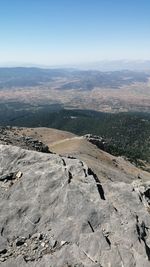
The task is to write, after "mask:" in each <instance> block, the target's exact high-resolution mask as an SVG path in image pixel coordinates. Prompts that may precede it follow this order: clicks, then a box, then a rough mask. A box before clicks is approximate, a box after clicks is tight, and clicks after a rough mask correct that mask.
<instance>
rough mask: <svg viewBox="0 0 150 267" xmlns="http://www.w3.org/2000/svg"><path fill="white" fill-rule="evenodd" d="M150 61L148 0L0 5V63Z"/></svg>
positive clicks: (29, 0) (28, 0) (12, 0)
mask: <svg viewBox="0 0 150 267" xmlns="http://www.w3.org/2000/svg"><path fill="white" fill-rule="evenodd" d="M105 59H106V60H113V59H115V60H116V59H150V1H149V0H0V64H3V63H4V64H7V63H18V64H22V63H33V64H39V65H57V64H76V63H84V62H85V63H86V62H92V61H99V60H105Z"/></svg>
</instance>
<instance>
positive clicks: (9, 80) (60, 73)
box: [0, 67, 150, 90]
mask: <svg viewBox="0 0 150 267" xmlns="http://www.w3.org/2000/svg"><path fill="white" fill-rule="evenodd" d="M149 77H150V73H147V72H144V71H143V72H139V71H138V72H137V71H131V70H122V71H107V72H102V71H98V70H78V69H40V68H24V67H16V68H0V88H5V87H7V88H11V87H25V86H37V85H41V84H45V83H47V82H51V81H55V80H56V81H57V79H62V78H63V79H64V78H65V79H66V82H65V83H64V84H63V85H62V86H60V89H82V90H92V89H93V88H94V87H105V88H107V87H108V88H118V87H120V86H123V85H129V84H132V83H134V82H147V81H148V78H149Z"/></svg>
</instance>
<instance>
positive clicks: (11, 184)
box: [0, 145, 150, 267]
mask: <svg viewBox="0 0 150 267" xmlns="http://www.w3.org/2000/svg"><path fill="white" fill-rule="evenodd" d="M120 175H121V173H120ZM149 205H150V182H149V181H142V180H136V181H133V180H132V182H131V183H127V182H123V181H122V180H121V181H118V180H116V181H114V180H113V181H110V180H106V181H104V180H102V181H101V177H97V176H96V174H95V173H94V170H91V169H89V168H88V166H87V165H86V164H85V163H84V162H82V161H81V160H78V159H75V158H71V157H70V158H67V157H61V156H59V155H56V154H44V153H40V152H36V151H28V150H24V149H22V148H18V147H14V146H11V145H0V266H2V267H3V266H4V267H20V266H22V267H35V266H36V267H44V266H46V267H69V266H70V267H84V266H85V267H149V266H150V206H149Z"/></svg>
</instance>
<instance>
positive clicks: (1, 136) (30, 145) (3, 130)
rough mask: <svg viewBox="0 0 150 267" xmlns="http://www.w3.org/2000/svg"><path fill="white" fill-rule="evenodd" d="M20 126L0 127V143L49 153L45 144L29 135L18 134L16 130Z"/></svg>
mask: <svg viewBox="0 0 150 267" xmlns="http://www.w3.org/2000/svg"><path fill="white" fill-rule="evenodd" d="M16 129H17V130H18V131H19V130H20V129H21V128H15V127H11V126H6V127H0V144H6V145H10V144H11V145H15V146H19V147H22V148H24V149H28V150H35V151H39V152H43V153H50V151H49V148H48V146H47V145H45V144H43V142H41V141H39V140H38V139H35V138H33V137H31V136H25V135H19V134H18V133H17V131H16Z"/></svg>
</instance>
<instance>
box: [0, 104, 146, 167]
mask: <svg viewBox="0 0 150 267" xmlns="http://www.w3.org/2000/svg"><path fill="white" fill-rule="evenodd" d="M0 125H2V126H6V125H10V126H24V127H51V128H56V129H60V130H66V131H70V132H73V133H75V134H78V135H85V134H87V133H91V134H93V135H98V136H102V137H103V138H104V139H105V140H106V141H107V143H108V144H109V147H108V152H109V153H111V154H113V155H117V156H118V155H124V156H126V157H127V158H129V159H130V160H131V161H134V162H136V163H137V161H138V160H139V159H141V160H145V161H148V162H150V114H148V113H118V114H108V113H101V112H96V111H91V110H65V109H63V108H62V106H61V105H58V104H56V105H43V106H42V105H41V106H31V105H28V104H22V103H21V104H20V103H17V102H10V103H5V104H2V103H0ZM138 163H139V162H138Z"/></svg>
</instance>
